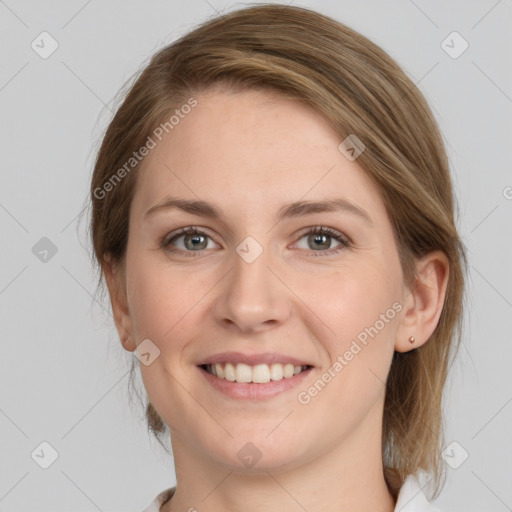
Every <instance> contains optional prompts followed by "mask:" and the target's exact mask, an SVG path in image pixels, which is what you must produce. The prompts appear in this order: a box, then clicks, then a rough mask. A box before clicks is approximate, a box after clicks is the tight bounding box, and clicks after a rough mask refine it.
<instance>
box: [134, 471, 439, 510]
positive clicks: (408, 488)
mask: <svg viewBox="0 0 512 512" xmlns="http://www.w3.org/2000/svg"><path fill="white" fill-rule="evenodd" d="M173 493H174V487H171V488H169V489H166V490H165V491H162V492H161V493H160V494H159V495H158V496H157V497H156V498H155V499H154V500H153V501H152V502H151V503H150V505H149V506H148V507H147V508H145V509H144V510H143V511H142V512H160V506H161V505H162V503H164V502H165V501H167V499H168V498H169V497H170V496H171V495H172V494H173ZM395 512H441V510H439V509H438V508H437V507H434V505H432V504H431V503H429V502H428V500H427V498H426V497H425V494H424V493H423V491H422V490H421V487H420V483H419V481H418V479H417V477H416V476H415V475H409V476H408V477H407V478H406V479H405V481H404V483H403V485H402V487H401V488H400V491H399V493H398V497H397V501H396V506H395Z"/></svg>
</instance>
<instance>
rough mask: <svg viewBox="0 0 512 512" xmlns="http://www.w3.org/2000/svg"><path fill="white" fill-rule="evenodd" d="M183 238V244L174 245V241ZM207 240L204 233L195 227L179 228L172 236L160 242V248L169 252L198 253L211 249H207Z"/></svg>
mask: <svg viewBox="0 0 512 512" xmlns="http://www.w3.org/2000/svg"><path fill="white" fill-rule="evenodd" d="M181 238H183V244H176V241H177V240H179V239H181ZM208 238H210V237H209V236H208V235H207V234H206V232H205V231H203V230H201V229H200V228H197V227H195V226H188V227H186V228H181V229H180V230H178V232H177V233H174V236H171V237H165V238H164V239H163V240H162V247H163V248H164V249H166V250H168V251H170V252H179V251H181V252H184V253H186V252H199V251H202V250H205V249H209V248H210V249H211V248H212V247H208ZM175 244H176V245H182V247H177V249H176V248H175V247H176V245H175Z"/></svg>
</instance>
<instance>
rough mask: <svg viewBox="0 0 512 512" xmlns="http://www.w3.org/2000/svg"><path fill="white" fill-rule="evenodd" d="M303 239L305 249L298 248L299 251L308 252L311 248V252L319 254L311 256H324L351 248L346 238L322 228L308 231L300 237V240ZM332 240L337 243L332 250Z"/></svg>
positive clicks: (336, 232) (318, 227)
mask: <svg viewBox="0 0 512 512" xmlns="http://www.w3.org/2000/svg"><path fill="white" fill-rule="evenodd" d="M303 238H305V239H306V247H299V248H300V249H305V250H308V249H311V248H313V251H312V252H317V253H320V254H318V255H317V254H314V255H312V256H326V255H329V254H333V253H337V252H340V251H342V250H344V249H347V248H349V247H351V242H350V241H349V240H348V238H347V237H345V236H344V235H342V234H341V233H339V232H338V231H335V230H334V229H331V228H327V227H323V226H316V227H314V228H313V229H310V230H309V231H307V232H306V233H304V234H303V235H302V236H301V238H300V240H302V239H303ZM332 240H336V241H337V242H339V243H338V245H337V246H335V247H334V248H331V243H332ZM318 249H319V250H318Z"/></svg>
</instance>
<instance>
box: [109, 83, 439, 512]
mask: <svg viewBox="0 0 512 512" xmlns="http://www.w3.org/2000/svg"><path fill="white" fill-rule="evenodd" d="M195 97H196V99H197V100H198V105H197V107H195V108H194V109H193V111H192V112H191V113H190V114H189V115H188V116H186V117H185V119H183V120H181V122H180V124H179V125H178V126H177V127H175V129H174V130H173V131H172V132H170V134H169V135H168V136H167V137H166V138H165V139H164V140H163V141H162V142H160V143H159V144H158V146H157V147H156V148H155V149H153V150H152V151H151V152H150V154H149V155H148V157H146V159H145V160H144V162H143V169H142V172H141V174H140V175H139V180H138V183H137V188H136V192H135V195H134V197H133V201H132V204H131V210H130V227H129V237H128V247H127V252H126V260H125V261H124V262H123V265H121V266H118V265H115V264H112V265H110V264H109V265H107V267H106V269H105V276H106V279H107V284H108V287H109V291H110V295H111V299H112V307H113V311H114V317H115V322H116V327H117V329H118V333H119V336H120V339H121V341H122V344H123V347H124V348H125V349H126V350H129V351H133V350H135V348H136V346H137V345H138V344H139V343H141V341H142V340H144V339H150V340H151V341H152V343H154V345H156V346H157V347H158V349H159V350H160V355H159V357H157V358H156V359H155V360H154V361H153V362H152V363H151V364H150V365H149V366H145V365H143V364H141V365H140V371H141V375H142V378H143V382H144V385H145V387H146V390H147V393H148V396H149V398H150V400H151V402H152V403H153V405H154V406H155V408H156V410H157V411H158V413H159V414H160V416H161V417H162V418H163V420H164V421H165V423H166V424H167V425H169V427H170V430H171V440H172V447H173V453H174V462H175V468H176V477H177V482H178V484H177V491H176V493H175V495H174V497H173V498H172V499H171V500H170V501H169V502H167V503H166V504H165V505H164V506H163V507H162V510H163V511H164V512H175V511H178V510H180V511H183V510H188V509H189V508H190V507H195V508H196V509H198V510H206V509H207V510H209V511H212V512H216V511H225V510H245V511H246V512H251V511H262V510H266V511H270V510H276V511H283V510H285V511H302V510H304V509H306V510H308V511H309V512H313V511H323V512H330V511H337V512H339V511H347V512H349V511H350V512H358V511H361V512H362V511H368V510H373V511H375V512H390V511H392V510H394V506H395V501H394V499H393V497H392V495H391V494H390V493H389V491H388V488H387V486H386V483H385V480H384V476H383V465H382V458H381V443H382V439H381V428H382V411H383V405H384V397H385V385H384V382H385V380H386V376H387V374H388V372H389V368H390V364H391V359H392V356H393V353H394V351H395V350H397V351H400V352H404V351H407V350H411V349H413V348H416V347H419V346H421V345H422V344H423V343H426V342H427V341H428V339H429V337H430V336H431V334H432V332H433V331H434V329H435V326H436V325H437V322H438V320H439V315H440V313H441V309H442V304H443V300H444V295H445V291H446V282H447V276H448V263H447V260H446V257H445V256H444V254H443V253H441V252H435V253H432V254H430V255H428V256H427V257H424V258H423V259H421V260H418V262H417V270H418V276H419V278H418V281H417V283H416V286H415V287H414V288H413V289H412V290H411V289H409V288H408V287H407V286H406V284H405V283H404V279H403V275H402V270H401V267H400V263H399V259H398V253H397V248H396V245H395V243H394V239H393V232H392V228H391V224H390V222H389V218H388V216H387V213H386V210H385V207H384V203H383V201H382V198H381V196H380V194H379V191H378V190H377V188H376V187H375V186H374V185H373V183H372V182H371V181H370V179H369V178H368V176H367V175H366V174H365V172H364V171H363V169H362V168H361V167H360V166H359V164H358V163H357V160H355V161H349V160H348V159H347V158H345V156H344V155H342V154H341V153H340V151H339V150H338V145H339V144H340V142H341V140H340V137H339V136H338V135H337V134H336V133H335V132H334V131H333V130H332V128H330V127H329V125H328V124H327V123H326V122H325V121H324V120H323V119H322V118H321V117H320V116H319V115H318V114H317V113H316V112H314V111H313V110H311V109H309V108H308V107H306V106H304V105H303V104H301V103H299V102H297V101H295V100H290V99H284V98H282V97H280V96H278V95H276V94H274V93H270V92H262V91H256V90H250V91H245V92H236V93H234V92H228V91H226V90H224V89H221V88H218V87H217V88H215V89H212V90H210V91H208V92H203V93H201V94H198V95H195ZM169 195H172V196H174V197H179V198H183V199H193V200H197V199H201V200H203V201H208V202H212V203H215V204H216V205H217V206H218V207H219V208H220V209H221V210H222V212H223V216H222V218H221V219H212V218H209V217H202V216H198V215H194V214H191V213H187V212H184V211H181V210H178V209H161V210H160V211H159V212H158V213H155V214H154V215H150V216H146V217H145V216H144V213H145V212H146V211H147V210H148V209H150V208H151V207H153V206H154V205H156V204H157V203H159V202H160V201H162V200H163V199H164V198H165V197H166V196H169ZM330 198H344V199H346V200H347V201H350V202H351V203H353V204H355V205H357V206H359V207H360V208H363V209H364V210H366V212H367V213H368V215H369V217H370V219H371V223H370V222H367V221H365V220H364V219H363V218H360V217H359V216H357V215H354V214H352V213H349V212H346V211H336V212H321V213H314V214H309V215H304V216H300V217H297V218H290V219H284V220H282V221H280V222H276V220H275V216H276V214H277V212H278V210H279V209H280V208H281V207H282V206H283V205H284V204H287V203H291V202H293V201H297V200H299V199H302V200H322V199H330ZM187 226H198V227H201V228H202V229H203V230H204V231H206V232H207V234H208V237H207V238H206V239H200V242H204V244H203V245H201V248H199V249H194V247H192V248H190V247H191V246H192V243H191V242H190V241H189V245H188V246H186V245H184V244H185V242H186V241H187V240H186V239H187V236H186V235H185V236H181V238H179V239H176V240H175V241H174V242H173V244H174V245H173V246H171V247H174V248H175V249H176V250H178V251H179V249H181V251H182V252H179V253H172V252H170V251H169V250H168V249H166V248H162V246H161V240H162V239H164V238H165V237H166V236H167V239H169V236H168V235H169V234H172V233H173V232H176V230H178V229H179V228H182V227H187ZM315 226H327V227H330V228H332V229H334V230H336V231H339V232H340V233H341V234H342V235H343V236H344V237H348V238H349V239H350V241H351V245H350V247H343V246H342V250H340V251H339V252H337V253H332V254H327V255H326V254H325V253H326V252H327V251H329V250H331V249H334V248H336V247H340V242H339V241H337V240H336V239H335V238H329V237H327V238H326V242H325V245H322V241H320V242H316V244H317V245H318V244H320V247H317V245H315V240H314V239H313V240H311V237H310V238H309V243H308V234H307V231H308V228H314V227H315ZM247 236H251V237H253V238H254V239H255V240H256V241H257V242H258V244H259V245H260V246H261V248H262V249H263V252H262V254H261V255H260V256H259V257H258V258H257V259H256V260H255V261H253V262H252V263H247V262H246V261H244V259H242V258H241V257H240V256H239V255H238V254H237V252H236V248H237V246H238V245H239V244H240V243H241V242H242V241H243V240H244V239H245V238H246V237H247ZM313 238H314V237H313ZM189 240H190V237H189ZM393 303H399V304H400V305H401V306H402V310H401V311H400V313H399V314H397V315H396V316H395V317H394V318H393V319H392V320H389V321H388V322H387V323H386V324H385V326H384V328H382V329H381V330H380V331H379V332H378V335H376V336H374V337H373V338H370V339H369V342H368V344H367V345H366V346H364V348H363V349H362V350H361V351H360V352H359V353H358V354H357V355H356V356H355V357H354V358H353V359H352V360H351V361H350V362H349V363H348V364H347V365H346V366H345V367H344V368H343V370H342V371H341V372H339V373H338V374H337V376H336V377H335V378H333V379H332V380H331V381H330V382H329V383H328V384H327V385H326V386H325V387H324V389H322V390H321V392H319V393H318V394H317V395H316V396H315V397H314V398H312V399H311V401H310V402H309V403H308V404H301V403H299V401H298V400H297V394H298V393H299V392H300V391H304V390H307V389H308V388H309V387H310V386H311V385H312V384H313V383H314V382H315V381H316V380H317V379H319V378H320V377H321V376H322V374H323V373H325V372H326V371H327V370H328V368H329V367H331V366H332V365H333V362H334V361H336V358H337V357H338V356H340V355H343V354H344V353H345V352H346V350H348V349H349V348H350V345H351V342H352V341H353V340H354V339H356V336H357V335H358V334H359V333H360V332H361V331H363V330H364V328H365V327H368V326H371V325H374V324H375V322H376V320H378V319H379V315H381V314H383V313H385V312H386V311H387V310H388V309H389V308H391V307H392V305H393ZM410 336H414V337H415V339H416V342H415V344H414V346H412V345H411V344H410V343H409V342H408V338H409V337H410ZM224 351H239V352H245V353H261V352H279V353H281V354H286V355H290V356H295V357H298V358H301V359H304V360H306V361H308V362H309V363H310V364H311V365H314V369H313V371H311V372H310V374H309V375H308V377H307V379H306V380H305V381H304V383H301V385H300V386H299V388H298V389H292V390H289V391H286V392H284V393H282V394H280V395H278V396H276V397H273V398H271V399H268V400H263V401H259V402H255V401H252V402H251V401H244V402H241V401H239V400H235V399H232V398H229V397H226V396H224V395H223V394H221V393H220V392H219V391H217V390H215V389H214V388H213V387H212V386H211V385H210V384H208V383H207V382H206V380H205V379H204V378H203V375H202V374H201V373H200V370H199V369H198V368H197V366H196V365H197V364H198V363H199V362H200V361H201V359H204V358H205V357H207V356H210V355H212V354H216V353H219V352H224ZM247 442H251V443H253V444H254V445H255V446H256V447H257V449H258V450H259V452H260V453H261V459H260V460H259V461H258V462H257V463H256V464H255V465H254V466H253V467H250V468H249V467H245V466H244V465H243V464H242V463H241V461H240V460H239V459H238V457H237V453H238V451H239V450H240V449H241V448H242V447H243V446H244V445H245V444H246V443H247Z"/></svg>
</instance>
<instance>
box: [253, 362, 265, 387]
mask: <svg viewBox="0 0 512 512" xmlns="http://www.w3.org/2000/svg"><path fill="white" fill-rule="evenodd" d="M251 380H252V382H257V383H258V384H266V383H267V382H270V370H269V369H268V364H257V365H256V366H254V367H253V369H252V379H251Z"/></svg>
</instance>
